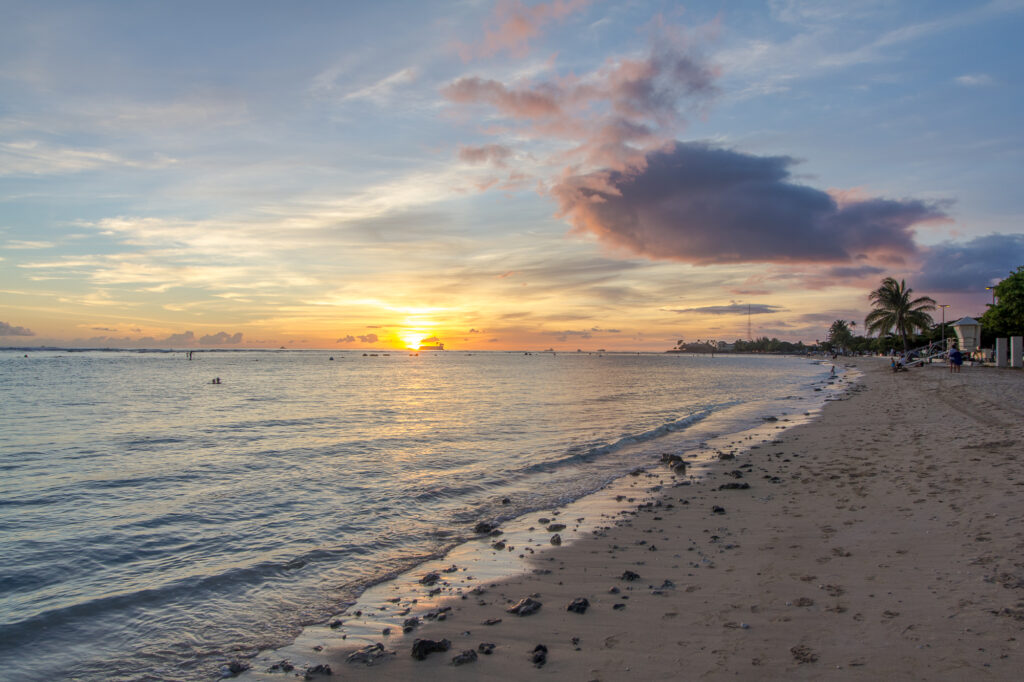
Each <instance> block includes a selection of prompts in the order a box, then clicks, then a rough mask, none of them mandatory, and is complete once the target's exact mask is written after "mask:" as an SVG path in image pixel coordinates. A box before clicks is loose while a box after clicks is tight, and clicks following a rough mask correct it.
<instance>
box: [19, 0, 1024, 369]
mask: <svg viewBox="0 0 1024 682" xmlns="http://www.w3.org/2000/svg"><path fill="white" fill-rule="evenodd" d="M0 14H2V16H3V17H4V21H3V22H2V24H0V346H4V345H7V346H34V345H57V346H95V347H158V348H166V347H175V348H214V347H221V348H249V347H255V348H268V347H269V348H278V347H282V346H283V347H286V348H330V349H339V350H342V349H370V348H374V349H401V348H407V347H415V346H417V345H418V344H419V343H420V342H421V341H424V340H428V341H427V342H432V340H439V341H440V342H443V343H444V344H445V345H446V347H447V348H449V349H467V350H470V349H472V350H488V349H493V350H517V349H544V348H554V349H556V350H576V349H577V348H581V349H583V350H595V349H598V348H604V349H608V350H653V351H656V350H664V349H668V348H671V347H672V346H673V345H674V344H675V343H676V341H678V340H679V339H683V340H685V341H687V342H693V341H696V340H698V339H700V340H705V339H716V340H725V341H733V340H735V339H739V338H747V336H748V323H749V327H750V331H751V333H752V335H753V336H755V337H760V336H769V337H778V338H780V339H786V340H792V341H796V340H802V341H805V342H808V343H813V342H814V341H816V340H818V339H824V338H825V335H826V332H827V329H828V327H829V325H830V324H831V322H832V321H833V320H836V319H846V320H851V321H854V322H855V323H856V325H855V326H854V332H855V333H857V332H860V331H861V330H862V326H863V320H864V316H865V315H866V314H867V312H868V311H869V310H870V306H869V303H868V298H867V296H868V293H869V292H870V291H871V290H872V289H873V288H875V287H877V286H878V284H879V282H880V280H881V279H882V278H883V277H886V276H892V277H896V278H897V279H903V278H905V279H906V281H907V284H908V286H910V287H912V288H913V290H914V292H915V294H921V295H929V296H932V297H933V298H935V299H936V301H937V302H939V303H943V304H949V306H950V307H949V308H948V309H946V310H945V315H946V317H947V320H949V319H957V318H959V317H961V316H964V315H977V314H979V313H980V312H982V311H983V310H984V306H985V303H986V302H990V300H991V299H990V293H989V292H987V291H986V290H985V287H986V286H989V285H991V284H993V283H994V282H997V281H998V280H999V279H1001V278H1002V277H1005V276H1006V275H1007V274H1009V272H1010V271H1011V270H1013V269H1014V268H1016V267H1017V266H1019V265H1024V234H1022V233H1024V229H1022V227H1024V192H1021V190H1020V183H1021V180H1022V175H1024V174H1022V171H1024V131H1022V129H1021V126H1020V125H1019V122H1020V112H1021V111H1022V110H1024V91H1022V87H1021V83H1022V82H1024V73H1022V72H1024V54H1022V53H1024V47H1022V43H1021V41H1020V36H1021V35H1024V0H992V1H989V2H960V1H954V2H941V1H938V0H936V1H929V2H924V1H916V0H906V1H904V2H899V3H893V2H887V1H883V0H860V1H858V2H847V1H842V2H832V1H829V0H807V1H803V0H769V1H766V2H738V1H726V0H718V1H710V0H703V1H694V2H646V1H642V0H624V1H616V2H610V1H601V0H551V1H550V2H543V1H542V2H532V1H519V0H513V1H504V0H502V1H499V2H480V1H475V0H461V1H453V2H448V1H443V0H436V1H435V0H426V1H422V2H415V3H411V2H389V1H382V2H374V3H355V2H315V1H310V2H300V3H280V2H257V1H244V2H242V1H239V2H216V3H210V2H188V1H179V2H173V3H171V2H165V3H158V2H133V3H126V2H95V1H93V2H88V1H86V2H81V1H75V2H59V1H54V2H46V3H40V2H15V1H10V0H0ZM935 317H936V320H938V319H939V314H938V313H936V316H935Z"/></svg>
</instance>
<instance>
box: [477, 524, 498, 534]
mask: <svg viewBox="0 0 1024 682" xmlns="http://www.w3.org/2000/svg"><path fill="white" fill-rule="evenodd" d="M497 527H498V524H496V523H490V522H488V521H481V522H480V523H478V524H476V525H475V526H473V532H474V533H477V534H479V535H483V534H484V533H490V532H491V531H492V530H494V529H495V528H497Z"/></svg>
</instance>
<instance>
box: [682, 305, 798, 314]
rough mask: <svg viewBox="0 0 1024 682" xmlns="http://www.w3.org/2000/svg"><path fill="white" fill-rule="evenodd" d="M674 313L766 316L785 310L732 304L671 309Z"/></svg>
mask: <svg viewBox="0 0 1024 682" xmlns="http://www.w3.org/2000/svg"><path fill="white" fill-rule="evenodd" d="M669 310H670V312H673V313H701V314H704V315H746V314H748V313H749V314H750V315H765V314H768V313H777V312H779V311H782V310H785V308H782V307H781V306H777V305H767V304H764V303H750V304H747V303H730V304H729V305H708V306H703V307H700V308H678V309H677V308H671V309H669Z"/></svg>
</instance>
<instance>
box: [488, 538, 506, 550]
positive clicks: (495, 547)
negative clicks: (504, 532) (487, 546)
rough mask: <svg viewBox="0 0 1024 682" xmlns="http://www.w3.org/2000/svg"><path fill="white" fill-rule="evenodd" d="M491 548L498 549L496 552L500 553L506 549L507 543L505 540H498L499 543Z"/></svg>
mask: <svg viewBox="0 0 1024 682" xmlns="http://www.w3.org/2000/svg"><path fill="white" fill-rule="evenodd" d="M491 547H492V548H494V549H496V550H498V551H499V552H500V551H501V550H503V549H505V541H504V540H498V541H497V542H495V543H494V544H492V545H491Z"/></svg>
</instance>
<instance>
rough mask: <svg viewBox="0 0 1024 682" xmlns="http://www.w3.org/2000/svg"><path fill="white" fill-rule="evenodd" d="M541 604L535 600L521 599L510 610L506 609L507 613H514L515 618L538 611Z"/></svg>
mask: <svg viewBox="0 0 1024 682" xmlns="http://www.w3.org/2000/svg"><path fill="white" fill-rule="evenodd" d="M541 606H542V604H541V603H540V602H539V601H537V600H536V599H532V598H531V597H523V598H522V599H520V600H519V602H518V603H517V604H516V605H515V606H513V607H512V608H510V609H506V611H507V612H508V613H514V614H516V615H517V616H529V615H530V614H532V613H537V612H538V611H540V607H541Z"/></svg>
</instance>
